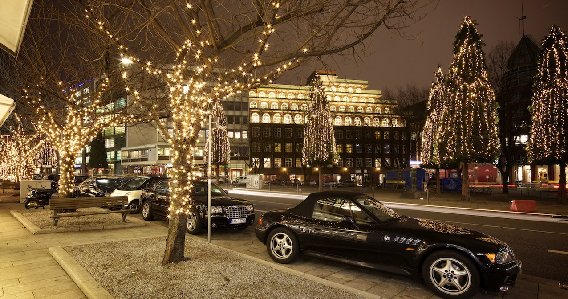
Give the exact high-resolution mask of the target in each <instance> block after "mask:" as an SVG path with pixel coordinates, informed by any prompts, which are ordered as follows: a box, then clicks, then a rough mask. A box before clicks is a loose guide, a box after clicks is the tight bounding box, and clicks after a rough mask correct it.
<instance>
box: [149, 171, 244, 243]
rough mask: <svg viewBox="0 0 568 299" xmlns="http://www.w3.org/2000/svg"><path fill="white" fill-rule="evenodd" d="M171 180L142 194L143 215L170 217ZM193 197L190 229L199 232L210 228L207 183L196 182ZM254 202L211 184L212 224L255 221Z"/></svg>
mask: <svg viewBox="0 0 568 299" xmlns="http://www.w3.org/2000/svg"><path fill="white" fill-rule="evenodd" d="M169 196H170V193H169V188H168V181H167V180H162V181H160V182H159V183H158V184H156V186H155V187H154V189H153V190H146V191H145V192H144V193H143V194H142V218H143V219H144V220H147V221H149V220H153V219H154V217H155V216H160V217H167V216H168V207H169V206H170V200H169ZM191 198H192V200H193V209H192V210H191V212H190V213H189V215H188V218H187V231H188V232H189V233H190V234H199V233H201V232H202V231H203V229H204V228H206V227H207V182H201V181H199V182H194V183H193V189H192V194H191ZM254 218H255V216H254V206H253V205H252V203H250V202H248V201H246V200H244V199H238V198H234V197H231V196H229V195H228V194H227V192H225V190H223V189H222V188H220V187H219V186H217V185H215V184H211V227H212V228H216V227H230V228H237V229H244V228H246V227H247V226H248V225H250V224H253V223H254Z"/></svg>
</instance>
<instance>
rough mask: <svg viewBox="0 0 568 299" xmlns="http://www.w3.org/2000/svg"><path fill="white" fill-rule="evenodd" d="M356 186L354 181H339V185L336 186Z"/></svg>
mask: <svg viewBox="0 0 568 299" xmlns="http://www.w3.org/2000/svg"><path fill="white" fill-rule="evenodd" d="M356 186H357V184H356V183H355V181H351V180H346V181H339V183H338V184H337V187H356Z"/></svg>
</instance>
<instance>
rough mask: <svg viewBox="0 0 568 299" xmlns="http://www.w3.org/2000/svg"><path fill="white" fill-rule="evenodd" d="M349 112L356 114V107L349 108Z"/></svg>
mask: <svg viewBox="0 0 568 299" xmlns="http://www.w3.org/2000/svg"><path fill="white" fill-rule="evenodd" d="M347 109H348V110H349V112H355V107H353V106H349V108H347Z"/></svg>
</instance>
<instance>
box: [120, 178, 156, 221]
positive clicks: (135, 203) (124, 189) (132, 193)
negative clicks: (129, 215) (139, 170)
mask: <svg viewBox="0 0 568 299" xmlns="http://www.w3.org/2000/svg"><path fill="white" fill-rule="evenodd" d="M164 180H166V178H165V177H147V176H136V177H125V178H124V179H123V183H122V184H121V185H120V187H118V188H116V189H115V190H114V191H113V192H112V193H111V194H110V196H128V205H127V206H126V208H129V209H131V210H133V211H134V212H135V213H140V211H141V209H142V200H141V198H142V192H143V191H144V190H146V189H148V190H149V189H153V188H154V186H155V185H156V184H157V183H158V182H160V181H164Z"/></svg>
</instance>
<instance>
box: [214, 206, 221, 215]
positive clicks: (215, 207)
mask: <svg viewBox="0 0 568 299" xmlns="http://www.w3.org/2000/svg"><path fill="white" fill-rule="evenodd" d="M211 214H223V207H219V206H211Z"/></svg>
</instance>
